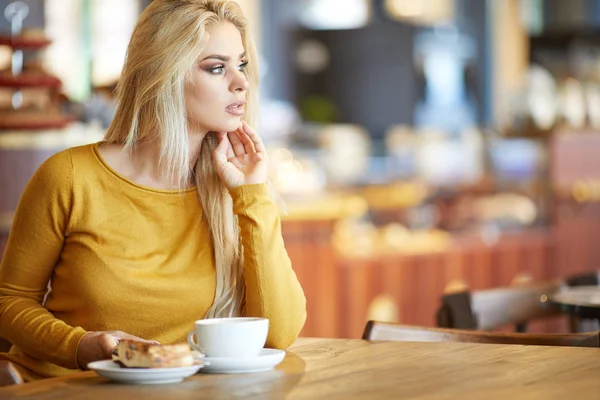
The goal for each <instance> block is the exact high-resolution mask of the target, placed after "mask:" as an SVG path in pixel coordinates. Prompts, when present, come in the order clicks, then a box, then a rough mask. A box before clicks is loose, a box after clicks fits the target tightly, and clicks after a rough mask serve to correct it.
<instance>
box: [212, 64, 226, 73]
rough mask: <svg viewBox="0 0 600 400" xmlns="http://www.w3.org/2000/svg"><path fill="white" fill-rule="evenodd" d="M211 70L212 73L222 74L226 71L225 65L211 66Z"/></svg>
mask: <svg viewBox="0 0 600 400" xmlns="http://www.w3.org/2000/svg"><path fill="white" fill-rule="evenodd" d="M210 72H211V73H212V74H222V73H223V72H225V66H223V65H217V66H216V67H213V68H211V69H210Z"/></svg>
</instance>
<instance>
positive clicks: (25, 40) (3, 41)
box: [0, 36, 52, 50]
mask: <svg viewBox="0 0 600 400" xmlns="http://www.w3.org/2000/svg"><path fill="white" fill-rule="evenodd" d="M51 43H52V41H51V40H49V39H47V38H44V37H40V38H31V37H27V36H0V46H9V47H12V48H13V49H22V50H40V49H43V48H45V47H48V46H49V45H50V44H51Z"/></svg>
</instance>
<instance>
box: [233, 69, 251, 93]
mask: <svg viewBox="0 0 600 400" xmlns="http://www.w3.org/2000/svg"><path fill="white" fill-rule="evenodd" d="M231 85H232V90H233V91H235V92H245V91H246V90H248V87H249V86H250V83H249V82H248V79H247V78H246V74H244V72H243V71H236V73H235V76H234V78H233V80H232V82H231Z"/></svg>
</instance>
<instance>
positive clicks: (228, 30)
mask: <svg viewBox="0 0 600 400" xmlns="http://www.w3.org/2000/svg"><path fill="white" fill-rule="evenodd" d="M208 34H209V40H208V43H207V46H206V48H205V49H204V50H203V51H202V53H201V54H200V56H199V57H198V58H197V60H196V65H195V66H194V67H193V68H192V70H191V72H190V73H189V75H188V77H187V80H186V85H185V103H186V108H187V113H188V121H189V122H190V124H191V125H192V126H194V127H195V129H198V130H203V131H215V132H232V131H235V130H236V129H237V128H238V127H239V126H240V123H241V119H242V115H243V114H244V109H245V103H246V91H247V90H248V80H247V79H246V74H245V72H244V68H245V67H246V64H247V63H246V56H245V53H244V45H243V43H242V36H241V34H240V32H239V31H238V29H237V28H236V27H235V26H234V25H233V24H231V23H229V22H221V23H217V24H214V25H212V26H211V27H210V28H209V29H208Z"/></svg>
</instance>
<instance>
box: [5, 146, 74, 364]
mask: <svg viewBox="0 0 600 400" xmlns="http://www.w3.org/2000/svg"><path fill="white" fill-rule="evenodd" d="M72 178H73V167H72V163H71V155H70V152H69V151H64V152H61V153H58V154H56V155H54V156H52V157H51V158H50V159H48V160H47V161H46V162H45V163H44V164H43V165H42V166H41V167H40V168H39V169H38V170H37V172H36V173H35V174H34V176H33V177H32V179H31V181H30V182H29V184H28V185H27V188H26V189H25V191H24V193H23V195H22V197H21V200H20V202H19V206H18V207H17V212H16V214H15V218H14V221H13V224H12V228H11V232H10V236H9V238H8V243H7V246H6V250H5V252H4V256H3V258H2V264H0V336H2V337H4V338H6V339H8V340H9V341H11V342H12V343H13V344H15V345H16V346H18V347H19V348H20V349H21V350H22V351H24V352H25V353H27V354H29V355H31V356H33V357H36V358H39V359H42V360H47V361H50V362H53V363H55V364H58V365H60V366H63V367H65V368H77V346H78V343H79V341H80V340H81V338H82V337H83V335H84V334H85V333H86V332H85V331H84V330H83V329H82V328H80V327H77V328H74V327H71V326H69V325H67V324H66V323H64V322H63V321H60V320H58V319H56V318H55V317H54V316H53V315H52V314H51V313H50V312H49V311H48V310H46V309H45V308H44V307H43V306H42V305H41V302H42V299H43V297H44V295H45V293H46V290H47V286H48V282H49V280H50V278H51V276H52V272H53V270H54V266H55V265H56V263H57V261H58V260H59V257H60V254H61V251H62V248H63V244H64V240H65V234H66V231H67V225H68V221H69V217H70V213H71V191H72Z"/></svg>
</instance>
